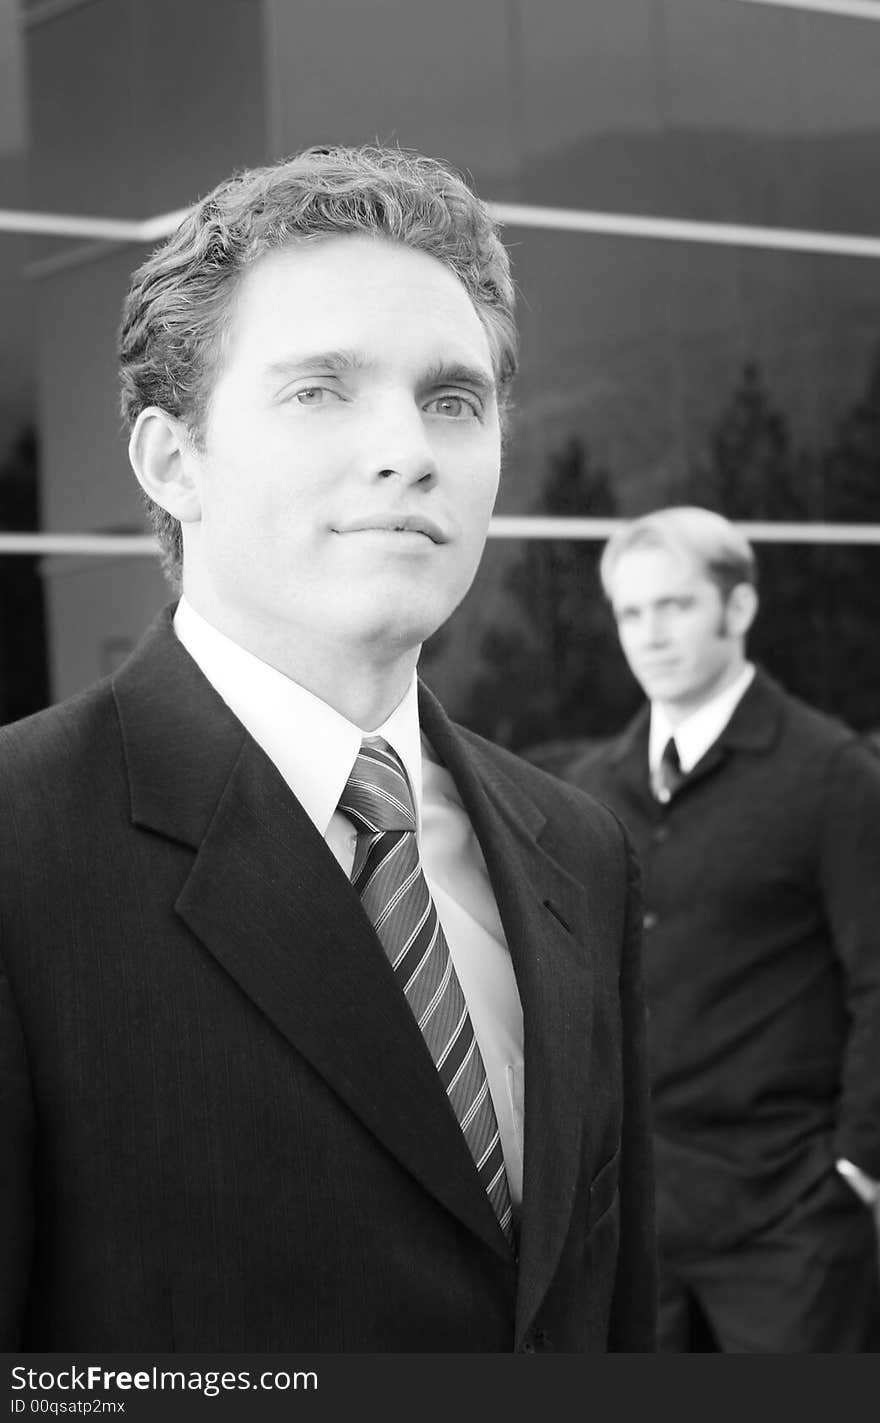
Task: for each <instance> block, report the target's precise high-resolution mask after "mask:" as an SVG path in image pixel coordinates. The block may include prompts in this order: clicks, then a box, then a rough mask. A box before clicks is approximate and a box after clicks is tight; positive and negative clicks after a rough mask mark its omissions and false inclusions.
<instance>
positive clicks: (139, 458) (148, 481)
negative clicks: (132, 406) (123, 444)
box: [128, 405, 202, 524]
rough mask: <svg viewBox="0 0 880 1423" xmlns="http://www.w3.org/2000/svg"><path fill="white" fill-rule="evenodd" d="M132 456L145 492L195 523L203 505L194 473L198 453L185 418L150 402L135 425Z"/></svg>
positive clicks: (171, 511) (170, 509) (183, 520)
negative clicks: (194, 450) (183, 419)
mask: <svg viewBox="0 0 880 1423" xmlns="http://www.w3.org/2000/svg"><path fill="white" fill-rule="evenodd" d="M128 458H129V459H130V460H131V467H132V469H133V470H134V472H135V474H136V475H137V477H138V482H139V484H140V486H141V488H142V489H143V491H144V493H145V494H148V495H149V496H150V498H151V499H152V500H153V501H154V503H156V504H158V505H160V507H161V508H163V509H165V510H167V512H168V513H169V514H171V515H173V516H174V518H175V519H179V520H180V521H181V523H183V524H188V523H194V522H196V521H197V520H198V519H200V518H201V515H202V507H201V502H200V500H199V492H198V488H197V486H196V482H195V479H194V477H193V475H194V469H193V466H194V463H195V460H194V454H193V450H192V447H191V444H190V441H189V435H188V433H187V430H186V427H185V425H184V424H183V421H182V420H177V419H175V417H174V416H172V415H169V414H168V413H167V412H166V411H165V410H161V409H160V408H159V406H158V405H148V406H147V408H146V409H145V410H142V411H141V413H140V415H139V416H138V418H137V420H136V421H135V424H134V429H133V430H132V432H131V439H130V440H129V442H128Z"/></svg>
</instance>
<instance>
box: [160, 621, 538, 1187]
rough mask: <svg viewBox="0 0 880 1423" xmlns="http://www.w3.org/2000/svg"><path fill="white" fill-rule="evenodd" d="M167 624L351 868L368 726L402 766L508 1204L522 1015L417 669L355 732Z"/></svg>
mask: <svg viewBox="0 0 880 1423" xmlns="http://www.w3.org/2000/svg"><path fill="white" fill-rule="evenodd" d="M174 630H175V632H176V634H177V636H178V638H179V639H180V641H181V642H182V643H183V646H184V647H185V648H186V650H187V652H188V653H189V654H190V656H191V657H192V658H193V660H194V661H195V662H196V663H197V664H198V666H199V667H200V668H201V670H202V672H203V673H204V675H205V676H206V677H207V679H208V681H209V682H210V683H211V685H212V687H213V688H214V689H215V691H216V692H218V693H219V695H220V696H221V697H222V698H223V700H224V702H225V703H226V705H227V706H228V707H229V708H230V710H231V711H232V712H233V713H234V714H235V716H237V717H238V719H239V721H240V722H241V723H242V725H243V726H244V727H245V729H246V730H247V731H248V732H249V733H250V735H251V736H252V737H253V738H254V740H255V741H256V742H257V744H258V745H259V746H260V747H262V749H263V751H265V753H266V755H267V756H268V757H269V759H270V760H271V761H272V762H273V764H274V765H275V767H276V768H277V770H278V771H279V773H280V775H281V776H282V777H283V779H284V780H285V781H286V783H287V785H288V786H289V787H290V789H291V791H292V792H293V794H294V795H295V796H296V798H297V800H298V801H299V802H300V804H301V805H302V807H303V809H304V810H305V812H306V814H307V815H308V816H309V818H310V820H312V822H313V823H314V825H315V827H316V829H317V830H318V832H319V834H320V835H322V836H323V837H324V839H325V840H326V842H327V845H328V848H329V849H330V850H331V851H332V852H333V854H334V855H335V857H336V859H337V860H338V861H339V864H340V865H341V866H342V869H343V870H344V871H345V873H346V875H348V876H349V877H350V875H351V868H352V864H353V861H354V851H355V842H356V839H357V832H356V831H355V828H354V826H353V824H352V822H351V821H350V820H349V819H348V817H347V816H345V815H343V814H341V812H340V811H339V810H338V809H337V806H338V804H339V798H340V796H341V795H342V792H343V790H344V788H345V783H346V781H347V780H348V777H349V773H350V771H351V768H352V766H353V765H354V761H355V757H356V756H357V753H358V751H359V749H360V744H361V740H362V738H363V737H364V736H365V735H370V736H382V737H384V738H385V740H386V741H387V742H388V743H389V745H390V746H392V747H393V748H394V750H395V751H396V752H397V754H398V756H399V757H400V759H401V761H402V762H403V764H404V767H405V768H406V773H407V776H408V777H409V782H410V787H411V789H412V793H413V801H414V805H415V812H416V834H417V838H418V844H419V852H420V856H421V861H422V868H423V870H424V874H425V879H426V881H427V883H428V887H429V889H430V891H431V894H432V896H433V898H434V903H435V904H436V906H437V913H438V915H439V917H440V922H441V924H442V925H443V931H444V933H445V935H446V940H447V943H448V944H449V952H450V955H451V957H452V961H453V964H454V965H455V970H456V973H457V974H458V977H459V981H460V983H461V987H462V992H463V993H464V997H465V1001H466V1003H467V1005H468V1010H469V1012H470V1015H471V1021H472V1023H473V1027H474V1034H475V1036H476V1039H477V1042H478V1044H479V1047H480V1052H481V1053H482V1055H483V1062H484V1063H485V1066H486V1076H487V1078H488V1080H489V1090H490V1092H491V1094H492V1101H493V1104H494V1106H495V1114H496V1116H497V1118H498V1127H499V1130H500V1133H501V1144H502V1148H503V1150H504V1161H505V1165H506V1168H507V1178H508V1182H509V1185H510V1195H511V1200H512V1202H513V1206H514V1211H515V1213H518V1210H519V1206H520V1204H521V1201H522V1143H523V1021H522V1006H521V1004H520V999H519V992H518V989H517V986H516V978H515V977H514V973H513V965H512V963H511V959H510V951H509V949H508V947H507V940H506V937H505V934H504V930H503V928H502V926H501V920H500V917H499V914H498V906H497V905H496V903H495V896H494V893H493V891H492V886H491V884H490V883H489V876H488V873H487V870H486V865H485V861H484V859H483V854H482V851H481V849H480V846H479V843H478V841H477V838H476V836H475V834H474V831H473V829H472V827H471V823H470V820H469V819H468V816H467V814H466V812H465V810H464V807H463V806H462V803H461V799H460V797H459V794H458V791H457V789H456V786H455V783H454V781H453V779H452V777H451V776H450V774H449V772H448V771H447V770H446V769H445V767H443V766H441V765H440V764H439V762H438V761H437V760H436V758H435V756H434V754H433V751H432V749H431V747H430V746H429V744H428V742H427V740H426V739H425V737H424V736H422V734H421V731H420V727H419V712H418V697H417V689H416V678H415V676H413V679H412V682H411V683H410V685H409V688H408V689H407V691H406V694H405V695H404V697H403V699H402V701H401V702H400V703H399V704H398V706H397V707H395V709H394V711H393V712H392V713H391V715H390V716H389V718H388V720H387V721H386V722H385V723H384V724H383V725H382V726H380V727H377V728H376V730H375V731H371V732H369V733H366V732H363V731H362V730H361V729H360V728H359V727H357V726H355V725H354V723H353V722H350V721H348V720H347V719H346V718H345V717H344V716H342V715H341V714H340V713H339V712H337V711H335V710H334V708H333V707H331V706H329V705H328V704H327V703H326V702H324V701H322V700H321V699H320V697H317V696H315V695H314V693H313V692H310V691H308V690H307V689H306V688H305V687H302V686H300V685H299V684H298V683H297V682H294V681H292V680H291V679H290V678H289V677H286V676H285V675H284V674H283V673H282V672H279V671H278V670H277V669H276V668H274V667H271V666H269V664H268V663H267V662H263V661H261V660H260V658H258V657H255V656H254V654H253V653H251V652H248V651H246V650H245V648H243V647H241V646H239V644H238V643H235V642H233V641H232V640H231V639H230V638H228V637H227V636H226V635H225V634H224V633H221V632H219V631H218V630H217V629H216V628H214V627H212V626H211V624H210V623H208V622H206V621H205V619H204V618H203V617H202V616H201V615H200V614H199V613H197V612H196V610H195V608H193V606H192V604H190V603H188V602H187V600H186V598H184V597H182V598H181V599H180V602H179V604H178V606H177V611H176V612H175V614H174Z"/></svg>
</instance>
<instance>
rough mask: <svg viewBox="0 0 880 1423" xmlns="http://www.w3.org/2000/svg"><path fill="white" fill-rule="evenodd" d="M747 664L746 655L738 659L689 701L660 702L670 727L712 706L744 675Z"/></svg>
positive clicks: (673, 728)
mask: <svg viewBox="0 0 880 1423" xmlns="http://www.w3.org/2000/svg"><path fill="white" fill-rule="evenodd" d="M747 665H748V664H747V662H746V659H745V657H743V658H742V659H738V660H737V661H736V662H734V663H732V664H731V665H730V666H728V667H725V669H724V671H723V673H722V674H721V676H720V677H719V678H718V679H717V681H715V682H713V683H712V684H711V686H709V687H707V688H706V689H705V690H704V691H703V692H701V693H700V694H699V695H695V696H694V697H693V698H691V699H689V700H687V701H675V702H658V706H660V707H661V708H662V711H663V715H664V716H665V718H666V721H667V723H668V725H669V727H670V728H671V729H672V730H673V731H675V730H676V729H677V728H678V727H679V726H681V725H682V723H683V722H686V721H687V720H688V719H689V718H690V717H692V716H694V715H695V714H696V713H697V712H698V711H701V710H702V709H703V708H704V707H707V706H710V705H711V703H712V702H714V701H715V700H716V698H718V697H720V696H722V695H723V694H724V693H725V692H726V691H727V690H728V688H729V687H732V686H733V684H734V682H736V681H737V680H738V679H739V678H740V677H741V676H742V675H743V673H744V672H745V669H746V667H747Z"/></svg>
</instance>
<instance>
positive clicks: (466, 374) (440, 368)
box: [425, 361, 496, 396]
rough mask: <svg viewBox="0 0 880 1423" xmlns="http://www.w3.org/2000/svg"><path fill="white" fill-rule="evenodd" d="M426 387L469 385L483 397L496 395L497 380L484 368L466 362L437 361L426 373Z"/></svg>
mask: <svg viewBox="0 0 880 1423" xmlns="http://www.w3.org/2000/svg"><path fill="white" fill-rule="evenodd" d="M425 384H426V385H431V386H433V385H467V386H470V387H471V388H472V389H474V390H476V391H479V392H480V393H481V394H482V395H486V396H488V395H494V393H495V389H496V387H495V378H494V376H493V375H492V372H491V371H488V370H486V369H485V367H483V366H471V365H468V364H467V362H464V361H435V362H434V364H433V365H431V366H429V368H428V370H427V371H426V372H425Z"/></svg>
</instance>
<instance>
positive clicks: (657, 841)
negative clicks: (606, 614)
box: [568, 508, 880, 1353]
mask: <svg viewBox="0 0 880 1423" xmlns="http://www.w3.org/2000/svg"><path fill="white" fill-rule="evenodd" d="M601 572H602V579H603V584H604V587H605V591H606V594H607V596H608V598H609V600H610V602H611V606H612V608H613V611H614V615H615V617H616V620H617V626H618V630H619V634H620V641H621V646H622V648H623V651H624V653H625V655H626V658H627V661H628V663H629V665H630V668H631V669H632V671H633V673H634V675H635V677H636V678H637V680H638V682H639V683H640V685H641V686H642V688H643V690H644V691H645V694H646V696H647V697H648V699H649V705H647V706H645V707H644V708H643V709H642V710H641V711H640V712H639V713H638V715H637V716H636V718H635V720H634V721H633V723H632V724H631V725H630V726H629V727H628V728H627V729H626V730H625V731H624V732H623V733H622V735H620V736H619V737H618V738H616V739H614V740H612V741H611V742H610V743H608V744H607V745H606V746H604V747H603V748H601V749H600V750H599V751H597V752H592V753H588V754H586V755H585V756H584V757H582V758H581V759H580V761H578V762H576V763H575V764H574V765H573V766H572V767H571V768H570V771H569V773H568V774H569V775H570V777H571V779H572V780H573V781H574V782H575V783H576V784H578V785H580V786H583V787H587V788H588V789H589V790H591V791H592V792H593V793H594V794H596V795H597V796H599V797H600V798H601V799H603V800H604V801H606V802H607V803H608V804H609V805H610V806H612V807H613V808H614V809H615V810H616V811H617V812H618V814H619V815H620V816H621V817H622V818H623V820H624V822H625V824H626V825H627V826H628V828H629V829H630V831H631V833H632V835H633V837H634V839H635V842H636V846H637V849H638V852H639V856H640V860H641V863H642V869H643V873H644V881H645V883H644V894H645V906H646V913H645V927H646V930H647V934H646V941H645V983H646V998H647V1004H648V1014H649V1025H648V1043H649V1063H650V1071H651V1081H652V1095H653V1119H654V1127H655V1160H656V1170H657V1214H658V1247H659V1256H660V1326H659V1340H660V1347H661V1349H662V1350H664V1351H670V1352H677V1351H693V1350H707V1349H708V1350H710V1351H711V1350H720V1351H722V1352H733V1353H763V1352H770V1353H800V1352H826V1353H831V1352H845V1351H856V1352H872V1351H874V1350H876V1349H877V1347H878V1321H880V1312H878V1280H877V1253H878V1252H877V1242H876V1238H875V1232H874V1222H873V1218H872V1212H871V1207H872V1205H874V1204H875V1203H876V1201H877V1196H878V1185H877V1181H878V1178H880V875H878V854H877V851H878V844H880V762H878V760H877V758H876V756H874V755H873V753H872V752H871V751H870V750H869V749H868V748H867V747H866V746H865V745H864V744H863V743H860V741H859V739H858V738H857V736H856V735H855V734H854V733H852V732H851V731H849V730H848V729H847V728H845V727H844V726H842V725H839V724H838V723H837V722H835V721H833V720H832V719H830V718H829V717H827V716H823V715H820V714H819V713H818V712H816V711H814V710H812V709H811V708H810V707H808V706H806V705H804V704H803V703H802V702H800V701H798V700H797V699H796V698H795V697H792V696H789V695H787V694H786V693H785V692H784V691H783V690H782V688H781V687H780V686H778V685H777V684H776V682H774V681H773V680H772V678H770V677H769V676H767V675H766V673H764V672H763V671H761V670H759V669H756V668H755V667H754V666H753V665H752V664H751V663H750V662H749V661H748V659H747V657H746V652H745V641H746V634H747V632H748V630H749V627H750V625H751V623H752V619H753V618H754V615H755V612H756V609H757V592H756V587H755V562H754V558H753V554H752V550H751V548H750V546H749V544H748V543H747V541H746V540H745V539H744V538H743V536H742V534H741V533H740V532H739V531H738V530H737V529H736V528H735V527H734V526H733V525H731V524H730V523H728V521H727V520H725V519H723V518H722V517H721V516H720V515H718V514H713V513H710V512H709V511H707V510H704V509H697V508H673V509H664V510H660V511H658V512H656V513H654V514H649V515H646V516H645V517H644V518H641V519H636V520H634V521H633V522H631V523H628V524H625V525H623V526H622V527H621V529H620V530H618V531H617V532H616V533H615V535H614V536H613V538H612V539H611V540H610V541H609V543H608V544H607V545H606V548H605V550H604V552H603V558H602V565H601Z"/></svg>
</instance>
